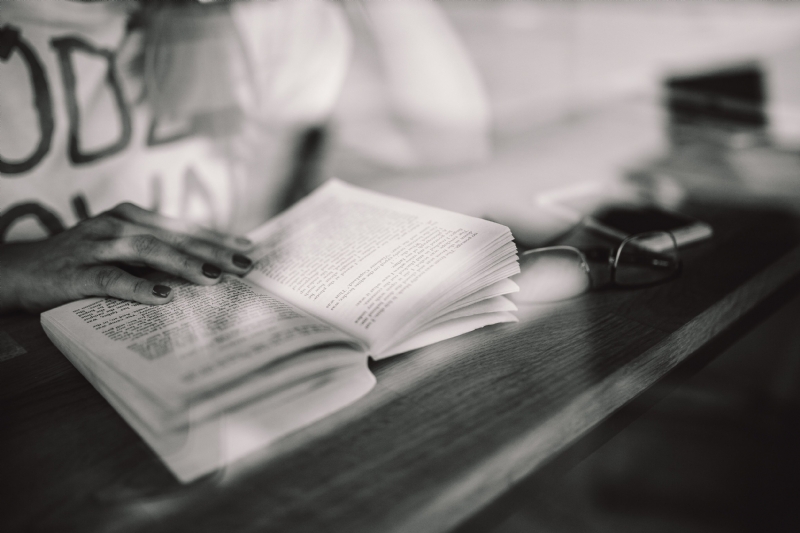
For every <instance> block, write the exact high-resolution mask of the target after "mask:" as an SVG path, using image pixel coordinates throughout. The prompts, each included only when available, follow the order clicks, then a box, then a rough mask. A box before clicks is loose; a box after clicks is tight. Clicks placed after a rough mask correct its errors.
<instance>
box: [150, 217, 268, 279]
mask: <svg viewBox="0 0 800 533" xmlns="http://www.w3.org/2000/svg"><path fill="white" fill-rule="evenodd" d="M138 228H141V226H139V227H138ZM146 231H147V232H148V233H149V234H151V235H153V236H155V237H157V238H158V239H159V240H161V241H163V242H165V243H167V244H169V245H170V246H172V247H173V248H175V249H176V250H180V251H181V252H183V253H186V254H189V255H191V256H193V257H197V258H199V259H201V260H203V261H204V262H206V263H210V264H212V265H215V266H217V267H219V268H220V269H222V270H223V271H225V272H230V273H231V274H238V275H244V274H247V273H248V272H250V270H251V268H252V267H253V261H251V260H250V258H249V257H247V256H246V255H245V254H243V253H241V252H240V251H236V250H231V249H230V248H228V247H226V246H220V245H218V244H214V243H210V242H208V241H203V240H200V239H196V238H194V237H191V236H189V235H185V234H181V233H174V232H171V231H166V230H163V229H159V228H149V229H147V230H146Z"/></svg>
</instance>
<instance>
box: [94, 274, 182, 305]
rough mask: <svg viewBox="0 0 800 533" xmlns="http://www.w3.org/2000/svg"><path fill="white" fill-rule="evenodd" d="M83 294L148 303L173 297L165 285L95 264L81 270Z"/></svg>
mask: <svg viewBox="0 0 800 533" xmlns="http://www.w3.org/2000/svg"><path fill="white" fill-rule="evenodd" d="M82 282H83V290H84V294H85V296H111V297H113V298H120V299H121V300H133V301H134V302H139V303H143V304H149V305H158V304H165V303H169V302H171V301H172V300H173V299H175V294H174V291H172V289H171V288H170V287H168V286H166V285H163V284H160V283H156V282H153V281H148V280H146V279H142V278H137V277H136V276H133V275H131V274H128V273H127V272H125V271H123V270H121V269H119V268H117V267H113V266H96V267H91V268H88V269H86V270H85V271H84V272H83V279H82Z"/></svg>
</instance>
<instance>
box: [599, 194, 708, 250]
mask: <svg viewBox="0 0 800 533" xmlns="http://www.w3.org/2000/svg"><path fill="white" fill-rule="evenodd" d="M584 225H585V226H586V227H587V228H588V229H590V230H592V231H596V232H598V233H601V234H603V235H606V236H609V237H612V238H615V239H619V240H623V239H626V238H627V237H630V236H631V235H636V234H637V233H647V232H650V231H668V232H670V233H672V235H673V236H674V237H675V242H676V243H677V244H678V246H686V245H688V244H692V243H696V242H700V241H704V240H706V239H710V238H711V236H712V235H713V234H714V230H713V229H712V228H711V226H710V225H708V224H706V223H705V222H703V221H701V220H697V219H696V218H693V217H690V216H688V215H684V214H683V213H678V212H675V211H668V210H666V209H663V208H661V207H658V206H654V205H637V204H611V205H605V206H601V207H598V208H596V209H595V210H594V211H592V212H591V213H590V214H589V215H588V216H587V217H585V218H584Z"/></svg>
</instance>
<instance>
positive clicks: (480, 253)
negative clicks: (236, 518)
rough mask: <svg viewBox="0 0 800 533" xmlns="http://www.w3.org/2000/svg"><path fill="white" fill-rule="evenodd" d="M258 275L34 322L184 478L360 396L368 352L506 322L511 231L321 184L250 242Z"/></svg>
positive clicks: (179, 284) (176, 286) (75, 307)
mask: <svg viewBox="0 0 800 533" xmlns="http://www.w3.org/2000/svg"><path fill="white" fill-rule="evenodd" d="M249 236H250V238H251V239H252V240H253V241H254V242H255V243H256V245H257V247H256V250H255V252H254V253H253V254H251V255H252V256H253V258H254V259H255V260H256V263H255V267H254V268H253V270H252V271H251V272H250V273H249V274H248V275H247V277H246V278H244V279H241V278H237V277H235V276H227V277H224V278H223V279H222V281H221V282H220V283H219V284H217V285H214V286H209V287H201V286H196V285H192V284H189V283H186V282H183V281H180V280H176V279H171V280H167V281H165V282H164V283H166V284H168V285H170V286H171V287H172V288H173V291H176V296H175V299H174V301H172V302H170V303H169V304H165V305H162V306H147V305H142V304H137V303H133V302H127V301H122V300H115V299H110V298H106V299H103V298H92V299H86V300H81V301H77V302H72V303H70V304H66V305H63V306H61V307H59V308H57V309H53V310H51V311H47V312H46V313H43V314H42V326H43V327H44V330H45V332H46V333H47V335H48V336H49V337H50V339H51V340H52V341H53V342H54V343H55V345H56V346H57V347H58V348H59V349H60V350H61V351H62V352H63V353H64V354H65V355H66V356H67V358H69V360H70V361H72V363H73V364H74V365H75V366H76V367H77V368H78V369H79V370H80V371H81V372H82V373H83V374H84V376H86V378H87V379H88V380H89V381H90V382H91V383H92V384H93V385H94V386H95V388H97V390H99V391H100V393H101V394H103V396H105V398H106V399H107V400H108V401H109V402H110V403H111V404H112V405H113V406H114V408H115V409H116V410H117V411H118V412H119V413H120V414H121V415H122V416H123V417H124V418H125V419H126V420H127V421H128V423H129V424H130V425H131V426H133V428H134V429H136V431H137V432H138V433H139V434H140V435H141V436H142V437H143V438H144V440H145V441H147V443H148V444H149V445H150V446H151V448H152V449H153V450H154V451H155V452H156V453H157V454H158V455H159V456H160V457H161V459H162V460H163V461H164V462H165V463H166V465H167V466H168V467H169V468H170V469H171V470H172V472H173V473H174V474H175V475H176V476H177V477H178V479H180V480H181V481H183V482H188V481H191V480H193V479H195V478H197V477H199V476H201V475H203V474H206V473H208V472H210V471H213V470H215V469H217V468H219V467H221V466H224V465H225V464H227V463H229V462H230V461H233V460H235V459H237V458H239V457H242V456H243V455H245V454H247V453H249V452H252V451H254V450H255V449H258V448H260V447H262V446H264V445H266V444H268V443H269V442H271V441H273V440H275V439H277V438H279V437H280V436H282V435H285V434H286V433H288V432H291V431H293V430H296V429H298V428H299V427H302V426H304V425H307V424H310V423H311V422H313V421H315V420H318V419H320V418H321V417H323V416H325V415H327V414H329V413H332V412H333V411H335V410H337V409H340V408H341V407H343V406H345V405H347V404H348V403H351V402H353V401H355V400H356V399H358V398H359V397H361V396H363V395H364V394H366V393H367V391H369V389H370V388H371V387H373V386H374V384H375V378H374V377H373V375H372V374H371V373H370V371H369V369H368V367H367V357H368V356H371V357H373V358H375V359H380V358H384V357H389V356H391V355H395V354H399V353H402V352H405V351H408V350H412V349H415V348H419V347H422V346H426V345H428V344H432V343H435V342H439V341H442V340H444V339H447V338H451V337H454V336H457V335H461V334H463V333H466V332H468V331H472V330H474V329H477V328H480V327H483V326H488V325H491V324H497V323H500V322H515V321H516V318H515V316H514V315H513V314H511V311H514V310H515V309H516V308H515V307H514V305H513V304H512V303H511V302H510V301H509V300H508V299H506V298H504V297H503V295H504V294H508V293H512V292H515V291H516V290H518V288H517V286H516V285H515V284H514V282H513V281H511V280H509V279H508V278H509V276H513V275H514V274H517V273H518V272H519V266H518V263H517V252H516V247H515V246H514V243H513V241H512V237H511V232H510V231H509V230H508V228H506V227H504V226H501V225H499V224H495V223H493V222H488V221H486V220H481V219H477V218H472V217H468V216H465V215H460V214H456V213H451V212H448V211H444V210H441V209H436V208H433V207H427V206H423V205H419V204H416V203H413V202H408V201H405V200H400V199H396V198H391V197H388V196H384V195H381V194H377V193H374V192H370V191H366V190H363V189H359V188H356V187H353V186H350V185H346V184H344V183H342V182H340V181H337V180H331V181H329V182H328V183H327V184H325V185H323V186H322V187H320V188H319V189H317V190H316V191H315V192H314V193H312V194H311V195H310V196H308V197H307V198H305V199H303V200H301V201H300V202H299V203H297V204H296V205H295V206H294V207H292V208H291V209H289V210H288V211H286V212H284V213H283V214H281V215H280V216H278V217H276V218H274V219H273V220H271V221H269V222H268V223H266V224H265V225H264V226H262V227H260V228H258V229H256V230H255V231H253V232H252V233H251V234H250V235H249Z"/></svg>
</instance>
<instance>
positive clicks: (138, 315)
mask: <svg viewBox="0 0 800 533" xmlns="http://www.w3.org/2000/svg"><path fill="white" fill-rule="evenodd" d="M164 283H165V284H167V285H169V286H171V287H172V288H173V291H176V295H175V299H174V300H173V301H172V302H170V303H168V304H165V305H160V306H148V305H142V304H138V303H135V302H128V301H123V300H116V299H112V298H92V299H88V300H80V301H77V302H73V303H70V304H67V305H64V306H61V307H59V308H56V309H53V310H51V311H48V312H46V313H43V314H42V324H43V326H45V329H46V330H47V329H48V328H53V327H56V328H58V329H59V331H60V332H61V335H62V337H64V338H65V339H66V340H67V341H68V342H70V343H71V344H72V345H73V346H72V347H71V348H69V347H68V349H69V350H70V351H78V352H79V353H80V352H81V351H82V352H87V351H88V352H89V353H88V354H87V355H88V356H90V357H94V358H95V359H97V360H98V361H99V362H100V363H102V364H105V365H108V366H109V367H110V368H113V369H114V370H115V371H116V372H118V373H119V374H120V375H121V376H122V377H124V378H126V379H128V380H130V381H131V382H132V383H134V384H136V385H137V386H140V387H142V388H143V389H144V390H145V391H146V392H147V393H149V394H151V395H152V396H153V399H154V400H155V401H157V402H160V403H162V404H164V406H165V407H166V408H173V409H174V408H180V407H181V406H182V405H184V404H185V403H186V402H188V401H191V400H192V398H193V397H196V396H199V395H201V394H203V393H204V392H206V391H209V390H213V389H215V388H217V387H219V386H221V385H224V384H226V383H230V382H231V381H233V380H236V379H239V378H242V377H246V376H247V375H248V374H249V373H251V372H253V371H255V370H256V369H261V368H264V367H265V366H268V365H270V364H277V363H279V362H282V360H283V359H285V358H286V357H291V356H292V354H295V353H297V352H298V351H300V350H304V349H308V348H310V347H313V346H318V345H322V344H328V343H336V342H349V343H353V342H354V341H353V339H352V338H350V337H349V336H347V335H345V334H343V333H342V332H340V331H337V330H336V329H334V328H331V327H330V326H329V325H327V324H325V323H323V322H320V321H319V320H316V319H314V318H313V317H310V316H308V315H306V314H305V313H303V312H302V311H299V310H298V309H295V308H293V307H291V306H289V305H287V304H286V303H284V302H282V301H280V300H278V299H276V298H274V297H272V296H270V295H269V294H268V293H267V292H266V291H264V290H263V289H262V288H259V287H254V286H252V285H250V284H248V283H246V282H245V281H243V280H241V279H239V278H236V277H234V276H226V277H224V278H223V280H222V281H221V282H220V283H218V284H217V285H212V286H206V287H204V286H197V285H192V284H190V283H188V282H183V281H179V280H170V281H166V282H164Z"/></svg>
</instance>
